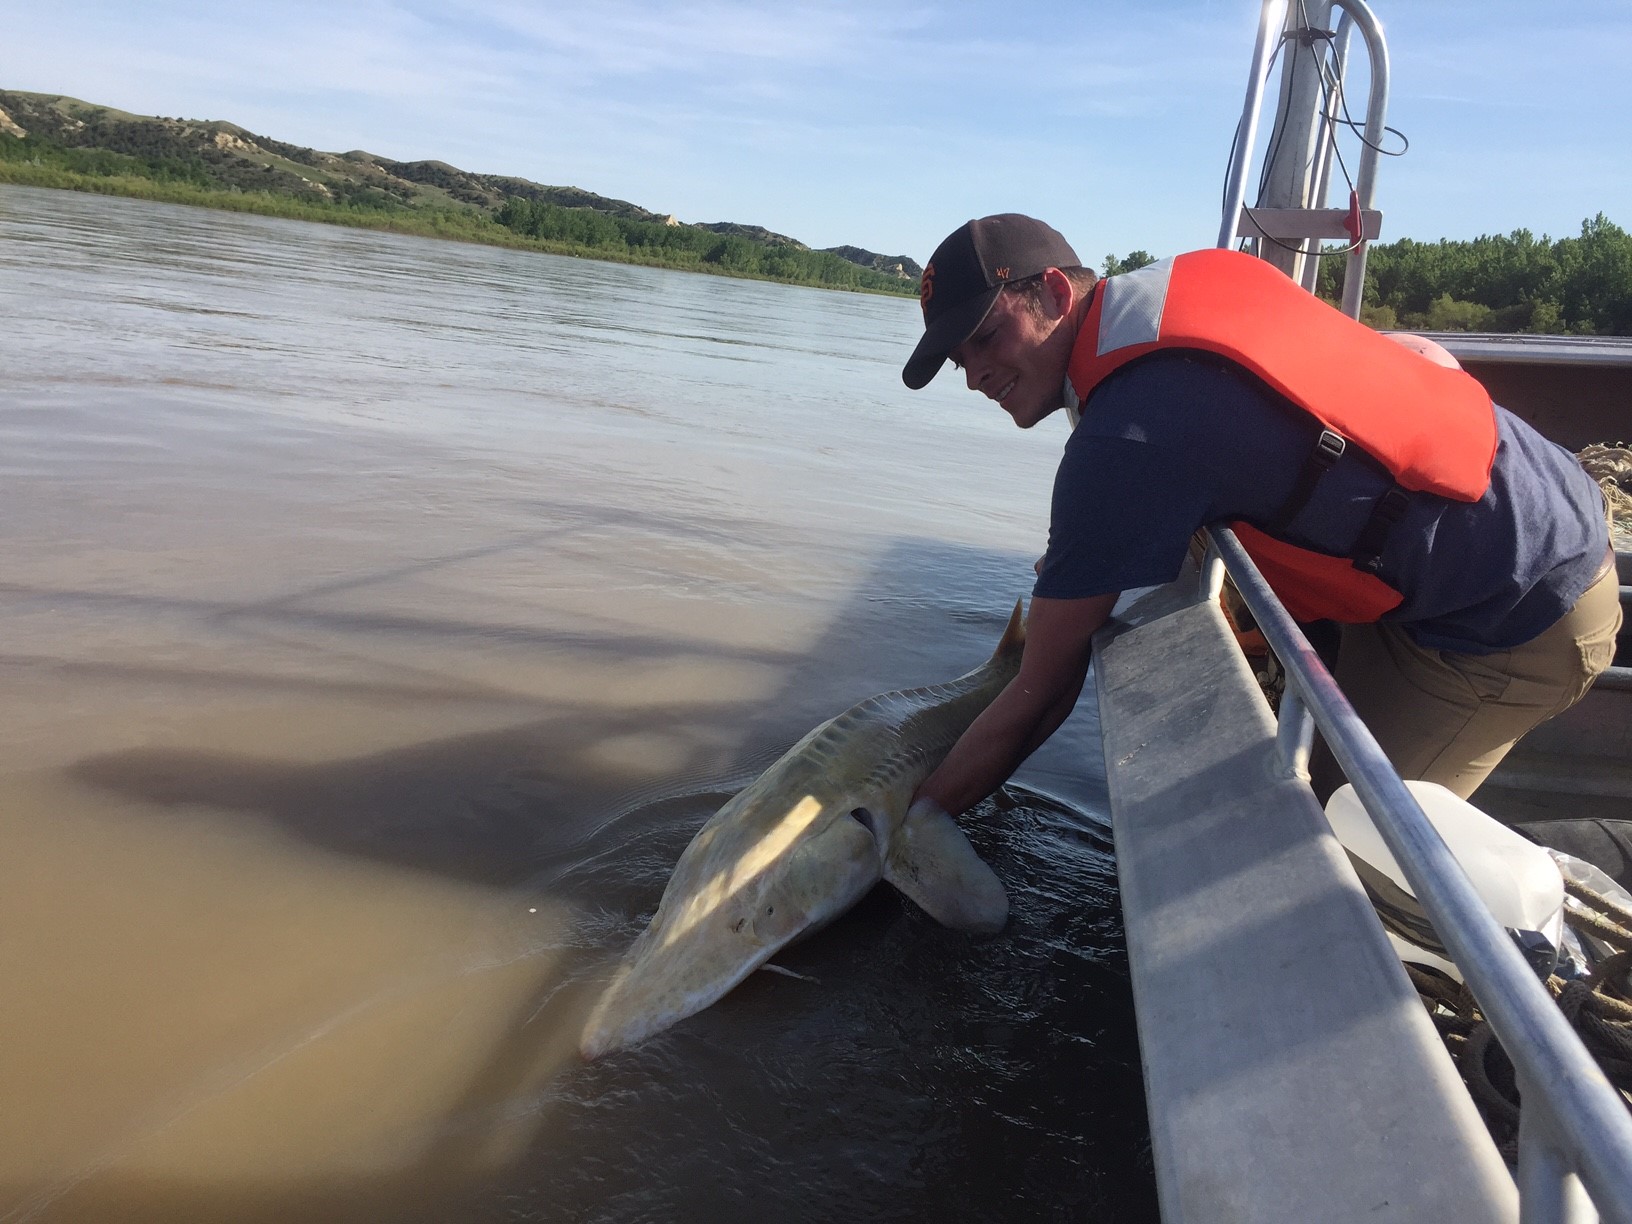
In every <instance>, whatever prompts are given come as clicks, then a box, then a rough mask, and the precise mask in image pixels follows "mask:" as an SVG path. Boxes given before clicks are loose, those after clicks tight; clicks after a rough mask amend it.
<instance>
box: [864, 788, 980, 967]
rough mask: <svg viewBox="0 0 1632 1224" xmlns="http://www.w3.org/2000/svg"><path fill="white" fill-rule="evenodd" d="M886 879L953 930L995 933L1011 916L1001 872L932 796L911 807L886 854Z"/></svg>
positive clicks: (932, 916)
mask: <svg viewBox="0 0 1632 1224" xmlns="http://www.w3.org/2000/svg"><path fill="white" fill-rule="evenodd" d="M884 878H885V879H886V880H888V881H889V882H890V883H891V884H893V885H895V886H896V887H897V888H899V889H900V890H901V891H902V892H903V893H905V894H906V895H907V896H908V897H909V898H911V899H912V901H913V902H915V903H916V904H917V905H918V907H919V908H920V909H922V910H923V911H924V912H925V913H926V914H928V915H929V916H930V917H931V918H933V919H935V921H936V922H939V923H940V924H941V925H942V926H947V927H951V928H952V929H953V930H957V931H970V932H974V933H977V934H983V935H987V934H994V933H996V932H998V931H1001V930H1002V929H1003V924H1004V923H1006V922H1007V921H1008V920H1009V897H1008V894H1007V893H1006V892H1004V891H1003V884H1002V882H1001V881H1000V880H999V879H998V878H997V873H996V872H994V871H993V870H992V869H991V868H990V867H988V866H987V865H986V863H985V861H984V860H982V859H981V857H980V856H979V855H978V854H976V853H975V848H974V847H973V846H971V845H970V844H969V839H968V838H967V837H965V836H964V833H963V830H962V829H960V828H958V825H957V822H956V821H955V820H953V819H952V817H950V816H948V815H947V814H946V813H945V812H943V811H942V810H941V809H940V808H939V807H938V806H937V805H936V804H935V803H934V802H933V801H932V800H928V799H920V800H919V801H918V802H917V803H915V804H913V805H912V807H911V809H910V810H908V812H907V816H906V819H905V820H903V821H902V822H901V827H900V829H899V830H897V832H896V834H895V838H894V840H893V841H892V843H891V845H890V852H889V854H888V855H886V856H885V859H884Z"/></svg>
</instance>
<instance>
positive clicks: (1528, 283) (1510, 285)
mask: <svg viewBox="0 0 1632 1224" xmlns="http://www.w3.org/2000/svg"><path fill="white" fill-rule="evenodd" d="M1344 263H1345V261H1344V260H1343V259H1341V258H1327V259H1325V260H1323V261H1322V263H1321V269H1320V292H1321V295H1322V296H1323V297H1326V298H1328V299H1330V300H1332V301H1336V300H1338V299H1339V298H1340V297H1341V296H1342V292H1343V272H1344ZM1361 317H1362V318H1363V319H1364V320H1365V321H1366V322H1367V323H1370V324H1371V325H1373V326H1374V327H1380V328H1384V329H1387V328H1396V327H1399V328H1409V329H1415V330H1421V331H1486V332H1541V333H1554V334H1556V333H1573V334H1576V335H1585V336H1591V335H1598V336H1629V335H1632V234H1628V233H1627V231H1626V230H1624V229H1622V228H1621V227H1620V226H1618V225H1616V224H1615V223H1614V222H1612V221H1611V220H1610V219H1609V218H1608V217H1606V216H1605V215H1604V214H1603V213H1599V214H1598V215H1597V216H1596V217H1593V218H1592V219H1591V220H1588V221H1583V222H1582V223H1581V233H1580V235H1579V236H1577V237H1574V238H1558V239H1554V238H1549V237H1547V236H1546V235H1545V234H1543V235H1542V236H1541V237H1539V238H1538V237H1536V236H1535V235H1534V234H1532V233H1531V232H1530V231H1529V230H1524V229H1520V230H1514V231H1513V232H1512V233H1511V234H1507V235H1505V236H1504V235H1483V236H1481V237H1478V238H1474V239H1471V240H1463V241H1452V240H1449V239H1441V240H1440V241H1439V242H1417V241H1414V240H1413V239H1410V238H1402V239H1400V240H1399V241H1397V242H1389V243H1382V244H1379V245H1376V246H1373V247H1372V248H1371V250H1370V252H1369V253H1368V255H1367V258H1366V288H1365V294H1364V296H1363V298H1362V315H1361Z"/></svg>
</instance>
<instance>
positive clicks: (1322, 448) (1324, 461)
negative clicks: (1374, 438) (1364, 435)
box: [1269, 429, 1349, 531]
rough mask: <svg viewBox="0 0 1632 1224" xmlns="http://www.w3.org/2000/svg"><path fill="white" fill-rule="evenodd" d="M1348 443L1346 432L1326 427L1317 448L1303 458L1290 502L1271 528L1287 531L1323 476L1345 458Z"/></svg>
mask: <svg viewBox="0 0 1632 1224" xmlns="http://www.w3.org/2000/svg"><path fill="white" fill-rule="evenodd" d="M1348 445H1349V444H1348V443H1347V442H1345V441H1344V440H1343V435H1342V434H1339V433H1334V432H1332V431H1331V430H1330V429H1322V430H1321V431H1320V437H1318V438H1316V439H1315V447H1314V449H1313V450H1311V451H1310V452H1309V457H1308V458H1307V459H1305V460H1304V461H1303V468H1302V469H1301V470H1300V471H1299V472H1298V481H1297V483H1296V484H1294V485H1293V486H1292V492H1291V493H1290V494H1288V495H1287V498H1286V501H1285V502H1284V503H1283V504H1282V506H1281V508H1280V510H1279V511H1278V512H1276V515H1275V518H1274V520H1273V521H1272V522H1271V523H1270V525H1269V529H1270V530H1271V531H1284V530H1285V529H1286V528H1287V526H1288V525H1290V524H1291V522H1292V520H1293V519H1295V518H1297V517H1298V515H1299V514H1300V513H1301V512H1302V510H1303V508H1304V506H1306V505H1308V504H1309V499H1310V498H1311V497H1312V496H1314V492H1315V486H1316V485H1317V484H1319V483H1320V478H1321V477H1322V476H1324V475H1325V474H1326V473H1327V472H1329V471H1331V470H1332V467H1333V465H1334V464H1336V463H1337V461H1338V460H1339V459H1341V458H1342V457H1343V452H1344V451H1345V450H1346V449H1348Z"/></svg>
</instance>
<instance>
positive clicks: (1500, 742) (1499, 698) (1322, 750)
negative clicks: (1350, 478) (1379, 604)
mask: <svg viewBox="0 0 1632 1224" xmlns="http://www.w3.org/2000/svg"><path fill="white" fill-rule="evenodd" d="M1620 624H1621V605H1620V584H1619V580H1618V579H1617V577H1616V575H1615V567H1614V565H1613V564H1611V565H1610V566H1609V568H1608V572H1606V573H1605V574H1604V575H1603V576H1602V577H1600V578H1599V579H1598V581H1597V582H1595V583H1594V584H1593V585H1592V586H1591V587H1590V588H1588V590H1587V591H1586V593H1585V594H1583V595H1582V596H1581V598H1580V599H1578V600H1576V603H1575V607H1573V608H1571V609H1570V611H1569V612H1567V613H1565V614H1564V616H1563V617H1561V618H1560V619H1559V621H1558V622H1557V623H1556V624H1554V625H1553V627H1552V628H1550V629H1548V630H1547V631H1546V632H1544V633H1542V634H1541V636H1539V637H1537V638H1535V639H1533V640H1532V641H1529V642H1526V643H1524V644H1523V645H1522V646H1515V647H1514V648H1513V649H1511V650H1499V651H1496V652H1495V653H1493V654H1483V655H1472V654H1458V653H1456V652H1453V651H1448V650H1425V649H1424V648H1423V647H1421V646H1418V645H1417V644H1416V643H1415V642H1413V641H1412V640H1411V638H1410V637H1409V636H1407V634H1406V633H1405V631H1404V630H1403V629H1401V628H1399V627H1398V626H1397V625H1390V624H1388V623H1386V622H1379V623H1377V624H1372V625H1344V626H1343V644H1342V648H1341V650H1340V651H1339V653H1338V658H1337V671H1336V677H1337V683H1338V686H1339V687H1340V688H1342V690H1343V693H1344V695H1345V696H1346V697H1348V699H1349V702H1350V704H1352V705H1353V706H1354V708H1355V711H1356V712H1357V713H1358V714H1359V715H1360V718H1361V720H1362V721H1363V722H1364V723H1365V724H1366V726H1367V728H1368V729H1369V730H1370V731H1371V733H1372V735H1374V736H1375V737H1376V738H1377V742H1378V744H1379V745H1380V746H1381V747H1382V750H1383V752H1384V753H1386V754H1387V756H1388V759H1389V760H1390V761H1391V762H1393V764H1394V767H1395V768H1396V769H1397V770H1399V771H1400V776H1401V777H1402V778H1410V779H1422V780H1424V781H1428V782H1438V783H1439V784H1440V785H1441V786H1444V787H1446V788H1447V789H1449V790H1452V791H1454V792H1456V793H1457V794H1458V795H1460V796H1462V797H1463V798H1464V799H1466V798H1467V797H1468V796H1469V795H1471V794H1472V793H1473V792H1474V790H1475V789H1476V788H1477V787H1478V786H1479V784H1480V783H1481V782H1483V781H1484V780H1485V778H1486V776H1487V775H1488V774H1489V773H1490V771H1491V770H1493V769H1495V768H1496V766H1497V765H1498V764H1499V763H1500V762H1501V759H1502V758H1503V757H1504V756H1506V755H1507V753H1508V750H1509V749H1511V748H1512V747H1513V745H1514V744H1515V743H1516V742H1517V741H1518V739H1519V737H1520V736H1522V735H1524V734H1525V732H1527V731H1529V730H1530V729H1531V728H1533V727H1535V726H1537V725H1538V724H1540V723H1542V722H1545V721H1546V720H1547V719H1549V718H1551V717H1552V716H1553V715H1555V714H1558V713H1560V712H1562V711H1563V710H1566V709H1568V708H1569V707H1570V706H1572V705H1574V704H1575V703H1576V701H1578V700H1579V699H1580V698H1581V695H1582V694H1583V693H1585V692H1586V691H1587V689H1588V687H1590V686H1591V684H1592V681H1593V678H1594V677H1596V676H1597V675H1598V673H1599V672H1601V671H1603V670H1604V669H1605V668H1606V667H1608V666H1609V664H1610V660H1611V659H1613V658H1614V655H1615V634H1616V632H1617V631H1618V629H1619V628H1620ZM1310 773H1311V775H1312V785H1313V786H1314V789H1315V794H1316V795H1318V796H1319V797H1320V799H1321V801H1322V802H1325V800H1326V798H1327V797H1328V796H1329V795H1330V794H1331V792H1332V791H1334V790H1336V789H1337V787H1338V786H1339V785H1341V784H1342V781H1343V775H1342V772H1341V770H1339V769H1338V766H1337V762H1336V761H1335V760H1334V759H1333V758H1332V756H1331V753H1330V751H1328V750H1327V748H1326V746H1325V744H1323V743H1321V742H1319V740H1318V739H1317V741H1316V744H1315V751H1314V755H1313V758H1312V759H1311V761H1310Z"/></svg>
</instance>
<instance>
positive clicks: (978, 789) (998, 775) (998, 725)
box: [917, 593, 1117, 815]
mask: <svg viewBox="0 0 1632 1224" xmlns="http://www.w3.org/2000/svg"><path fill="white" fill-rule="evenodd" d="M1116 600H1117V596H1116V594H1115V593H1113V594H1109V595H1094V596H1091V597H1089V598H1087V599H1044V598H1041V597H1039V598H1034V599H1033V600H1032V601H1031V608H1030V611H1029V614H1028V615H1027V617H1026V652H1025V654H1024V655H1023V656H1022V657H1021V660H1020V674H1019V675H1018V676H1016V677H1015V678H1014V679H1013V680H1011V681H1009V683H1008V685H1007V686H1006V687H1005V688H1004V690H1003V691H1002V692H1001V693H999V694H998V695H997V697H996V699H995V700H993V702H992V704H991V705H989V706H987V707H986V709H985V710H984V711H982V712H981V715H980V717H979V718H977V719H975V721H974V722H973V723H972V724H971V725H970V727H969V729H968V730H967V731H965V732H964V733H963V736H962V737H961V738H960V739H959V740H958V742H957V743H956V744H954V745H953V746H952V751H951V752H950V753H948V754H947V757H946V760H944V761H942V762H941V764H940V767H939V768H938V769H936V770H935V772H934V773H932V774H930V775H929V777H928V778H926V779H924V782H923V785H922V786H920V787H919V788H918V791H917V797H918V798H920V799H922V798H925V797H928V798H931V799H933V800H935V802H936V803H938V804H940V806H941V807H942V808H944V809H945V810H946V811H948V812H951V813H952V814H953V815H958V814H961V813H963V812H966V811H968V810H969V809H970V808H971V807H973V806H974V805H975V804H976V803H978V802H980V800H982V799H984V798H985V797H986V796H987V795H989V794H991V793H992V792H993V791H994V790H996V789H997V788H998V787H999V786H1001V785H1002V784H1003V783H1004V782H1005V781H1007V780H1008V777H1009V775H1010V774H1012V773H1013V772H1014V771H1015V770H1016V769H1017V768H1019V766H1020V763H1021V762H1022V761H1024V760H1025V759H1026V758H1027V757H1028V756H1030V755H1031V754H1032V753H1033V752H1034V751H1036V749H1037V748H1038V747H1039V746H1040V745H1041V744H1042V743H1043V742H1044V741H1045V740H1046V739H1048V737H1049V736H1050V735H1052V734H1054V732H1055V730H1057V729H1058V727H1059V725H1060V724H1061V723H1063V722H1064V721H1065V719H1066V716H1067V715H1068V714H1070V713H1071V708H1072V706H1074V705H1075V704H1076V702H1077V695H1078V694H1079V693H1081V692H1082V683H1083V680H1084V678H1085V677H1086V676H1087V674H1088V658H1089V652H1090V650H1091V649H1092V644H1093V636H1094V633H1095V632H1096V631H1097V630H1098V629H1099V627H1100V626H1101V625H1103V624H1104V623H1105V621H1106V619H1107V618H1108V617H1109V616H1110V614H1111V609H1112V608H1113V607H1114V606H1115V605H1116Z"/></svg>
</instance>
